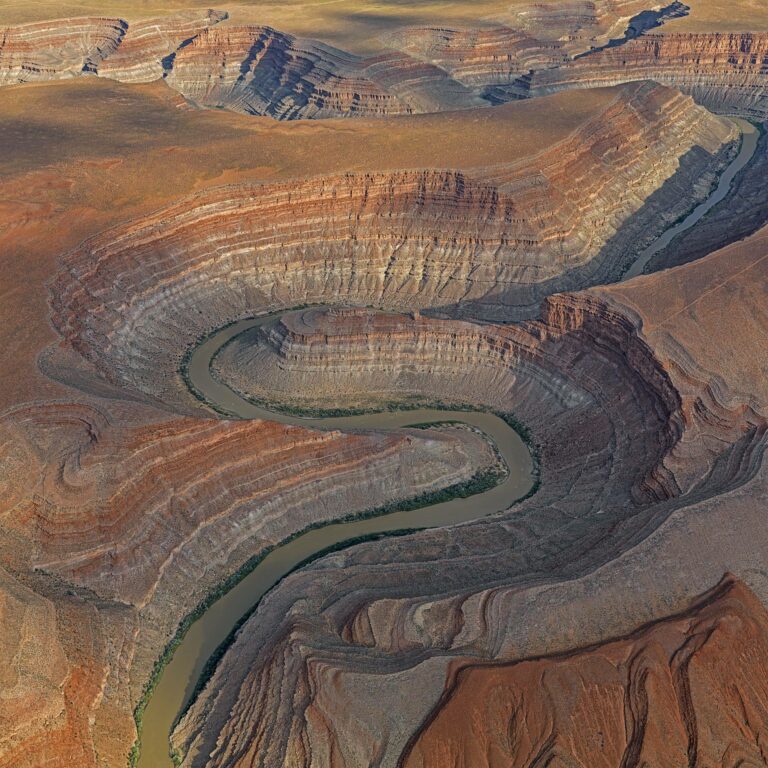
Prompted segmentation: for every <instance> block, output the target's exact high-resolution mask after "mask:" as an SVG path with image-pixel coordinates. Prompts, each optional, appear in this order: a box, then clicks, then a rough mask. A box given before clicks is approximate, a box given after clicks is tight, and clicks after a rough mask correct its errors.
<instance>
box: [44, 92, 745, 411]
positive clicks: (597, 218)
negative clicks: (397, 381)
mask: <svg viewBox="0 0 768 768" xmlns="http://www.w3.org/2000/svg"><path fill="white" fill-rule="evenodd" d="M734 132H735V129H734V127H733V126H732V125H731V124H730V123H726V122H724V121H722V120H720V119H719V118H715V117H713V116H712V115H710V114H709V113H708V112H706V111H705V110H703V109H701V108H700V107H697V106H695V105H694V104H693V102H692V101H691V100H690V99H689V98H687V97H683V96H681V95H680V94H679V93H677V92H676V91H672V90H670V89H666V88H662V87H659V86H654V85H652V84H648V83H646V84H637V85H631V86H627V87H626V88H622V89H619V90H618V91H617V92H616V98H615V99H614V100H613V101H612V102H611V103H610V104H609V106H608V107H607V108H606V109H605V110H604V111H603V112H602V114H599V115H598V116H597V117H596V118H595V119H593V120H590V121H589V122H587V123H586V124H585V125H583V126H582V127H581V128H580V129H579V130H578V131H576V132H575V133H574V134H572V135H571V136H570V137H569V138H568V139H567V140H566V141H564V142H562V143H561V144H558V145H555V146H553V147H552V148H551V149H550V150H549V151H547V152H545V153H541V154H540V155H538V156H535V157H533V158H531V159H529V160H527V161H524V162H520V163H517V164H514V165H511V166H506V165H501V166H496V167H487V168H481V169H477V170H467V171H460V172H459V171H452V170H445V171H442V170H413V171H392V172H380V173H371V174H346V175H343V176H336V177H333V176H331V177H323V178H315V179H308V180H302V181H296V182H291V183H280V184H271V185H262V186H256V187H248V186H241V187H231V188H223V189H217V190H213V191H210V192H205V193H202V194H200V195H198V196H194V197H190V198H187V199H184V200H182V201H181V202H179V203H178V204H176V205H174V206H172V207H170V208H168V209H166V210H162V211H160V212H158V213H157V214H156V215H154V216H150V217H148V218H147V219H146V220H144V221H139V222H134V223H131V224H128V225H126V226H124V227H121V228H119V229H117V230H115V231H113V232H108V233H105V234H103V235H101V236H99V237H97V238H94V239H92V240H90V241H88V242H86V243H84V244H83V245H82V246H81V247H80V248H78V249H76V250H75V251H74V252H72V253H70V254H69V255H68V256H67V257H66V259H65V263H64V268H63V269H62V270H61V272H60V273H59V274H58V275H57V277H56V278H55V280H54V282H53V285H52V290H51V303H52V307H53V321H54V324H55V326H56V328H57V329H58V330H59V332H60V333H61V334H62V336H63V337H64V338H65V339H67V340H68V342H69V343H70V344H71V345H72V346H73V347H74V348H75V349H76V350H77V351H78V352H79V353H80V354H81V355H82V356H83V357H85V358H86V359H87V360H89V361H90V363H92V364H93V365H94V366H96V368H97V369H98V371H99V372H100V373H101V374H102V375H103V376H105V377H107V378H108V379H110V380H111V381H112V382H113V383H119V384H120V385H121V386H123V387H125V388H127V389H128V390H131V391H133V392H135V393H141V394H143V395H144V396H148V397H153V398H157V399H159V400H160V401H161V402H163V403H164V404H166V405H173V406H174V407H177V408H181V407H183V408H186V409H187V410H188V409H189V408H190V407H193V405H194V400H193V398H192V397H191V395H189V393H188V391H187V388H186V386H185V385H184V383H183V382H182V381H181V380H180V378H179V375H178V369H179V365H180V362H181V357H182V356H183V354H184V351H185V350H186V349H187V348H188V347H189V346H190V345H192V344H193V343H194V342H195V341H196V340H197V339H198V338H199V337H200V336H202V335H204V334H205V333H207V332H209V331H211V330H213V329H215V328H218V327H220V326H221V325H222V324H224V323H226V322H229V321H232V320H236V319H239V318H242V317H247V316H250V315H253V314H258V313H261V312H266V311H271V310H276V309H281V308H290V307H292V306H297V305H302V304H309V303H322V302H323V301H326V300H327V299H328V297H329V296H332V297H333V301H334V302H338V303H353V304H359V305H363V306H365V305H377V306H382V307H389V308H394V309H403V308H418V307H438V308H440V309H441V311H443V312H445V313H448V314H451V315H457V316H462V315H463V316H474V317H486V318H493V317H496V318H503V319H513V318H518V317H525V316H532V315H535V314H536V312H537V311H538V309H537V308H538V302H539V301H540V299H541V298H542V297H543V296H545V295H547V294H549V293H551V292H553V291H555V290H559V289H562V288H566V287H567V288H578V287H582V286H584V285H590V284H594V283H595V282H599V281H601V280H604V279H608V278H609V277H610V276H618V275H619V274H621V272H622V271H623V270H624V268H625V267H626V266H627V265H628V263H630V262H631V260H632V258H633V257H634V253H635V251H634V249H635V248H637V247H639V246H640V245H641V244H642V243H643V242H644V240H643V239H639V235H638V232H639V231H643V237H644V238H645V239H650V238H651V237H653V236H654V235H655V234H656V233H658V232H659V231H660V230H661V229H662V228H663V227H664V226H665V221H668V220H669V219H670V218H675V217H677V216H679V215H680V213H682V212H684V211H685V210H687V208H688V206H689V205H690V197H689V196H693V197H694V198H696V197H699V196H702V195H704V194H706V192H707V191H708V187H709V183H708V182H709V178H708V177H707V176H706V175H704V176H702V174H706V173H711V168H712V161H713V158H718V157H720V155H718V153H719V152H721V150H722V148H723V146H724V145H725V143H726V142H728V141H729V140H730V139H732V138H733V136H734ZM651 148H652V150H651ZM676 171H677V173H676ZM682 189H684V190H685V191H686V193H685V196H684V195H682V194H681V190H682ZM587 203H588V205H587ZM662 210H663V214H662ZM126 296H130V301H128V302H127V301H126Z"/></svg>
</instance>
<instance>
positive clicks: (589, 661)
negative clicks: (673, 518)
mask: <svg viewBox="0 0 768 768" xmlns="http://www.w3.org/2000/svg"><path fill="white" fill-rule="evenodd" d="M767 652H768V612H766V610H765V607H764V606H763V604H762V603H761V602H760V601H759V600H758V599H757V598H756V597H755V596H754V595H753V594H752V593H751V592H750V591H749V590H748V589H747V588H746V587H745V586H744V585H743V584H742V583H740V582H739V581H736V580H734V579H733V578H732V577H727V578H725V579H724V580H723V582H722V583H721V584H719V585H718V586H717V588H715V589H713V590H712V591H711V592H709V593H707V594H706V595H704V596H703V597H702V599H701V600H700V601H699V602H697V603H695V604H694V605H692V606H691V607H690V609H689V610H687V611H686V612H685V613H683V614H680V615H677V616H671V617H669V618H667V619H663V620H661V621H659V622H657V623H655V624H652V625H650V626H648V627H645V628H643V629H640V630H639V631H637V632H636V633H635V634H633V635H631V636H629V637H627V638H620V639H617V640H613V641H612V642H609V643H605V644H601V645H599V646H597V647H593V648H586V649H583V650H576V651H573V652H571V653H568V654H565V655H562V656H555V657H549V658H547V657H545V658H540V659H531V660H526V661H519V662H514V663H512V664H510V665H487V666H473V665H471V664H470V665H462V664H461V663H460V662H456V663H455V664H454V665H453V667H452V669H451V672H450V680H449V683H448V687H447V689H446V691H445V693H444V694H443V696H442V698H441V701H440V704H439V706H438V708H437V709H436V711H435V712H433V713H432V714H431V716H430V719H429V720H428V721H427V723H426V724H425V726H424V729H423V731H422V733H420V734H419V735H418V736H417V737H416V738H415V739H414V742H413V744H412V745H411V746H410V747H409V748H408V750H407V751H406V755H405V756H404V759H403V760H402V763H401V764H402V766H403V767H404V768H428V767H430V766H434V768H438V767H440V768H442V766H446V765H451V766H456V768H501V767H502V766H504V768H508V767H514V768H518V767H519V768H523V767H524V766H533V765H535V764H536V763H537V762H541V761H544V763H547V762H548V763H549V764H562V765H575V766H587V765H589V766H594V768H598V766H600V767H602V768H613V767H614V766H619V765H628V764H630V765H631V764H639V765H643V764H646V765H669V766H672V765H690V764H691V763H693V764H695V765H712V766H715V765H718V766H720V765H733V763H734V762H737V763H738V762H741V763H742V764H746V765H761V764H763V763H764V762H765V754H764V752H763V748H762V743H763V741H764V739H765V737H766V729H768V687H766V681H765V677H764V675H763V674H762V659H763V658H764V657H765V654H766V653H767ZM622 714H623V716H622Z"/></svg>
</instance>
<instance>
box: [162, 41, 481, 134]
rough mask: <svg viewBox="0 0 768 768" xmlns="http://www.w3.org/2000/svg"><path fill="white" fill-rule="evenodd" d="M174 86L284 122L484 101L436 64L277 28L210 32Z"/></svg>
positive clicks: (183, 55) (182, 55)
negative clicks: (349, 49)
mask: <svg viewBox="0 0 768 768" xmlns="http://www.w3.org/2000/svg"><path fill="white" fill-rule="evenodd" d="M167 81H168V83H169V85H171V86H172V87H174V88H176V89H177V90H179V91H180V92H181V93H183V94H184V95H185V96H186V97H187V98H189V99H190V100H192V101H194V102H196V103H198V104H203V105H206V106H218V107H227V108H230V109H234V110H236V111H240V112H246V113H249V114H258V115H269V116H271V117H275V118H279V119H289V118H297V117H302V118H312V117H331V116H337V115H342V116H381V115H392V114H408V113H412V112H428V111H440V110H442V109H447V108H451V107H461V106H471V105H473V104H475V103H479V99H476V98H475V97H473V96H472V95H471V94H470V93H469V92H468V91H467V90H466V89H465V88H463V87H462V86H461V85H459V84H458V83H456V82H453V81H451V79H450V78H449V77H448V76H447V75H446V73H445V72H444V71H443V70H440V69H438V68H436V67H435V66H433V65H432V64H429V63H425V62H421V61H419V60H417V59H412V58H410V57H408V56H405V55H402V54H396V53H392V54H383V55H381V56H378V57H375V58H372V59H361V58H359V57H356V56H353V55H352V54H349V53H346V52H344V51H341V50H338V49H336V48H332V47H330V46H327V45H324V44H322V43H318V42H316V41H313V40H302V39H298V38H295V37H293V36H292V35H287V34H284V33H282V32H277V31H275V30H274V29H271V28H270V27H256V26H254V27H226V28H219V29H211V30H209V31H206V32H205V33H203V34H201V35H199V36H198V37H196V38H195V39H194V40H193V41H192V42H191V44H190V45H188V46H186V47H184V48H183V49H181V50H180V51H179V52H178V54H177V55H176V57H175V59H174V62H173V70H172V71H171V72H170V74H169V75H168V80H167Z"/></svg>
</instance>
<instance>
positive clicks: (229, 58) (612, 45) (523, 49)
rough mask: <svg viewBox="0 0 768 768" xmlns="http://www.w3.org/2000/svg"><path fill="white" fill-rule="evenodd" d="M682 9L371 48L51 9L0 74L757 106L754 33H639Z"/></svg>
mask: <svg viewBox="0 0 768 768" xmlns="http://www.w3.org/2000/svg"><path fill="white" fill-rule="evenodd" d="M646 6H647V7H646ZM685 9H686V6H684V5H682V4H681V3H672V4H670V5H668V6H665V7H662V4H660V3H655V4H647V3H643V2H635V1H634V0H628V1H627V2H621V1H619V0H612V1H609V0H604V1H603V2H573V3H570V2H569V3H537V4H533V5H531V6H523V7H515V8H514V10H512V11H509V12H508V13H506V14H502V15H501V16H500V17H498V18H497V20H496V22H494V23H487V24H486V25H484V26H482V27H473V26H464V27H455V28H452V27H442V26H418V27H404V28H401V29H397V30H396V31H394V32H391V33H389V34H387V35H385V36H384V40H383V44H384V47H383V48H382V49H381V50H380V51H378V52H377V53H376V54H375V55H372V56H360V55H355V54H353V53H350V52H348V51H345V50H341V49H339V48H335V47H333V46H330V45H327V44H325V43H322V42H319V41H317V40H312V39H306V38H301V37H296V36H294V35H291V34H288V33H285V32H280V31H277V30H275V29H273V28H271V27H267V26H250V25H224V26H218V24H219V22H220V21H222V20H224V19H225V18H226V17H227V14H226V13H225V12H221V11H205V12H202V11H201V12H195V11H189V12H184V13H180V14H175V15H169V16H165V17H162V18H156V19H149V20H143V21H138V22H135V23H131V24H129V23H128V22H127V21H125V20H123V19H119V18H77V19H54V20H51V21H48V22H38V23H35V24H27V25H18V26H13V27H6V28H5V29H4V30H2V32H0V85H7V84H14V83H23V82H29V81H35V80H48V79H58V78H64V77H74V76H79V75H82V74H84V73H85V74H88V73H90V74H94V73H95V74H98V75H102V76H105V77H110V78H114V79H118V80H122V81H125V82H149V81H151V80H154V79H158V78H161V77H165V78H166V81H167V83H168V84H169V85H170V86H171V87H173V88H175V89H176V90H178V91H179V92H181V93H182V94H183V95H184V96H185V97H186V98H187V99H189V100H190V101H192V102H194V103H195V104H197V105H200V106H209V107H218V108H226V109H232V110H234V111H238V112H243V113H246V114H255V115H269V116H271V117H273V118H276V119H294V118H327V117H334V116H342V117H360V116H368V117H371V116H374V117H381V116H386V115H401V114H411V113H424V112H437V111H445V110H453V109H461V108H467V107H473V106H481V105H485V106H488V105H490V104H498V103H500V102H503V101H507V100H509V99H518V98H526V97H530V96H535V95H540V94H543V93H550V92H552V91H555V90H561V89H564V88H585V87H594V86H602V85H607V84H616V83H622V82H628V81H633V80H644V79H653V80H656V81H658V82H660V83H665V84H668V85H673V86H675V87H678V88H681V89H682V90H683V91H684V92H686V93H690V94H692V95H693V96H694V97H695V98H696V99H697V101H699V102H700V103H702V104H704V105H706V106H708V107H710V108H712V109H715V110H717V111H726V112H727V111H731V112H732V111H734V110H737V111H739V112H740V113H741V114H746V115H754V116H764V115H765V114H766V104H765V97H764V94H763V91H764V90H765V89H764V87H762V86H764V84H765V77H766V71H767V70H768V65H767V64H766V55H767V54H766V39H767V38H766V35H765V34H764V33H756V34H750V33H746V32H745V33H730V34H728V33H722V34H721V33H711V34H695V33H677V34H663V35H662V34H656V33H649V32H647V30H648V29H652V28H653V27H655V26H659V25H660V24H662V23H664V21H665V20H667V19H668V17H674V16H675V15H679V14H680V13H685V12H686V11H685ZM641 33H643V34H641Z"/></svg>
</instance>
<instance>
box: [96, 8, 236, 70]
mask: <svg viewBox="0 0 768 768" xmlns="http://www.w3.org/2000/svg"><path fill="white" fill-rule="evenodd" d="M226 18H227V14H226V12H224V11H212V10H210V11H188V12H186V13H179V14H173V15H170V16H162V17H160V18H155V19H146V20H143V21H137V22H134V23H132V24H127V31H126V33H125V35H124V37H123V38H122V40H121V41H120V45H119V47H118V48H117V50H115V51H114V52H113V53H111V54H110V55H109V56H108V57H106V58H105V59H104V60H103V61H102V62H101V64H100V65H99V66H98V67H97V68H96V70H95V71H96V73H97V74H98V75H100V76H102V77H110V78H113V79H114V80H120V81H121V82H123V83H149V82H151V81H152V80H157V79H158V78H160V77H162V76H163V75H164V74H165V72H166V71H167V70H168V69H170V68H171V67H172V66H173V61H174V59H175V57H176V54H177V51H179V50H183V48H184V47H185V46H187V45H189V44H190V43H191V41H192V40H194V38H195V37H197V36H198V35H199V34H200V33H201V32H202V31H203V30H204V29H207V28H208V27H211V26H213V25H214V24H218V23H219V22H221V21H223V20H224V19H226Z"/></svg>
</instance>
